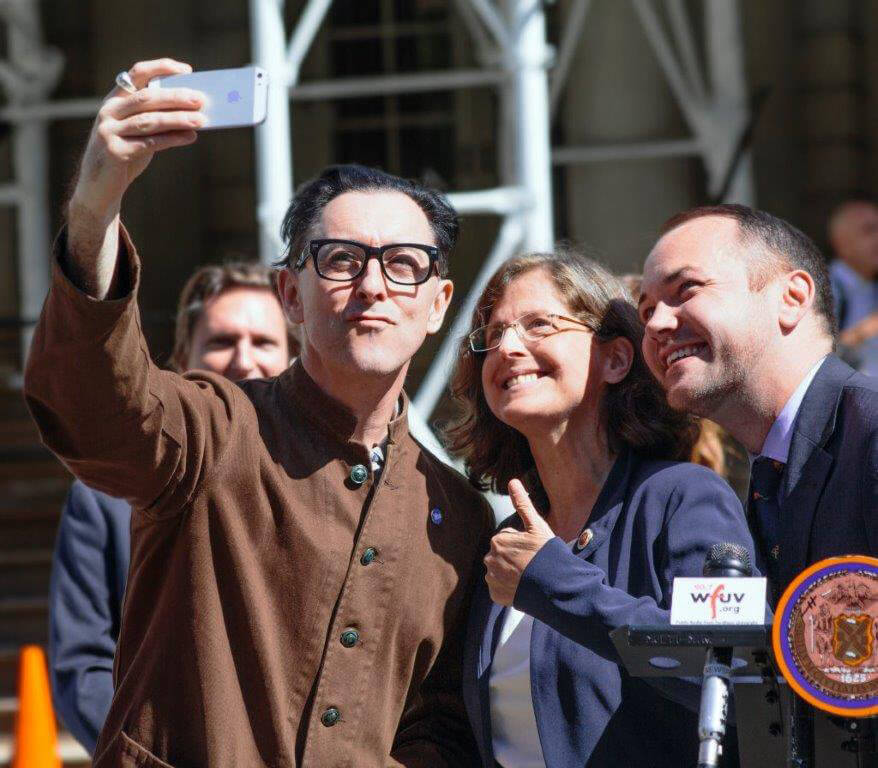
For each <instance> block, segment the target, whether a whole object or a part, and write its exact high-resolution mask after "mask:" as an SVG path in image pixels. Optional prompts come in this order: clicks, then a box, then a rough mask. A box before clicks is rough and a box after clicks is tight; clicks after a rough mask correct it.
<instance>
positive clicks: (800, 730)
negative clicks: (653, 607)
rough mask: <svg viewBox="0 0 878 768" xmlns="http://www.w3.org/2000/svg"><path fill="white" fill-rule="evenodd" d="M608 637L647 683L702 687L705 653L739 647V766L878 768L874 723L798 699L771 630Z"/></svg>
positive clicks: (690, 629) (709, 629)
mask: <svg viewBox="0 0 878 768" xmlns="http://www.w3.org/2000/svg"><path fill="white" fill-rule="evenodd" d="M610 637H611V639H612V640H613V644H614V645H615V646H616V650H617V652H618V653H619V656H620V658H621V659H622V663H623V664H624V666H625V668H626V670H627V671H628V674H630V675H631V676H632V677H643V678H649V677H677V678H694V679H696V680H698V681H699V683H700V679H701V676H702V672H703V669H704V659H705V654H706V651H707V649H708V648H710V647H715V648H716V647H728V648H733V649H734V650H733V652H732V665H731V666H732V672H731V678H730V681H731V684H732V690H733V699H732V701H733V710H732V711H733V713H734V715H733V718H734V722H735V725H736V726H737V729H738V749H739V753H740V756H741V768H787V767H788V766H789V767H790V768H824V767H827V768H878V752H876V744H875V740H876V730H878V729H876V727H875V720H874V719H868V718H865V719H862V718H861V719H858V720H845V719H842V718H836V717H830V716H828V715H826V714H824V713H823V712H820V711H817V710H815V709H814V708H813V707H811V706H810V705H808V704H806V703H805V702H804V701H803V700H802V699H800V698H799V697H798V696H796V695H795V694H794V693H793V692H792V691H791V689H790V687H789V686H788V685H787V682H786V680H785V679H784V678H783V677H782V676H781V675H780V674H779V673H778V669H777V665H776V664H775V662H774V659H773V656H772V653H771V651H770V648H771V625H725V626H703V625H693V626H679V625H678V626H672V625H667V624H664V625H643V626H628V627H619V628H618V629H615V630H613V631H612V632H611V633H610ZM730 719H731V717H730ZM696 758H697V756H696V755H693V756H692V765H695V763H696V761H697V760H696Z"/></svg>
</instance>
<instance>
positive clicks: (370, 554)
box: [360, 547, 378, 565]
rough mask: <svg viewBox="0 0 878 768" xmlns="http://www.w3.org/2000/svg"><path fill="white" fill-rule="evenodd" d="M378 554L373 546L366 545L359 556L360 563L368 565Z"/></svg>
mask: <svg viewBox="0 0 878 768" xmlns="http://www.w3.org/2000/svg"><path fill="white" fill-rule="evenodd" d="M377 554H378V550H377V549H375V547H366V551H365V552H363V556H362V557H361V558H360V565H369V563H371V562H372V561H373V560H374V559H375V557H376V556H377Z"/></svg>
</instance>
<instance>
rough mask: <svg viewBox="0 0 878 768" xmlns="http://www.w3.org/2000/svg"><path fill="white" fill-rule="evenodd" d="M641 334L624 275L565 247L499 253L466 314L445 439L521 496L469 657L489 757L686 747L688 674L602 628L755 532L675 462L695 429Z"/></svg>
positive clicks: (659, 765)
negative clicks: (628, 664) (666, 388)
mask: <svg viewBox="0 0 878 768" xmlns="http://www.w3.org/2000/svg"><path fill="white" fill-rule="evenodd" d="M641 336H642V328H641V325H640V322H639V320H638V318H637V312H636V310H635V308H634V306H633V305H632V303H631V302H630V299H629V297H628V294H627V293H626V291H625V289H624V288H623V287H622V285H621V284H620V282H619V281H618V280H617V279H616V278H614V277H613V276H612V275H610V274H609V273H608V272H607V271H606V270H604V269H603V268H601V267H600V266H598V265H597V264H595V263H594V262H593V261H591V260H589V259H587V258H585V257H584V256H581V255H579V254H577V253H573V252H559V253H554V254H531V255H526V256H521V257H518V258H515V259H512V260H510V261H508V262H506V263H505V264H504V265H503V266H502V267H501V268H500V269H499V270H498V271H497V272H496V273H495V274H494V276H493V277H492V278H491V280H490V282H489V283H488V286H487V287H486V288H485V291H484V293H483V294H482V296H481V298H480V299H479V302H478V304H477V307H476V310H475V312H474V314H473V322H472V331H471V333H470V334H469V336H468V337H467V338H466V339H465V341H464V343H463V345H462V349H461V357H460V361H459V364H458V368H457V371H456V373H455V378H454V382H453V385H452V390H453V393H454V395H455V396H456V398H457V399H458V400H459V401H460V402H461V403H462V405H463V411H464V412H463V415H462V416H461V418H460V420H459V421H458V422H457V423H456V424H455V425H454V426H453V427H452V428H451V429H450V430H449V436H450V438H451V445H452V448H453V449H454V450H455V451H456V452H457V453H459V454H461V455H462V456H463V457H464V458H465V461H466V465H467V471H468V474H469V477H470V480H471V481H472V482H473V483H474V484H475V485H477V486H479V487H481V488H483V489H484V488H491V489H493V490H495V491H499V492H504V491H507V490H508V492H509V493H510V494H511V496H512V500H513V503H514V505H515V508H516V510H517V514H516V515H513V516H512V517H510V518H509V519H507V520H506V521H505V522H504V523H503V524H502V525H501V526H500V530H499V531H498V532H497V533H496V534H495V536H494V538H493V540H492V543H491V548H490V551H489V553H488V555H487V556H486V558H485V565H486V575H485V582H484V584H483V585H482V586H481V589H480V591H478V592H477V593H476V595H475V597H474V600H473V606H472V612H471V616H470V627H469V637H468V641H467V649H466V654H465V657H464V697H465V700H466V705H467V711H468V714H469V717H470V722H471V724H472V726H473V731H474V733H475V735H476V739H477V741H478V742H479V747H480V751H481V755H482V759H483V764H484V766H485V767H486V768H494V766H496V765H500V766H502V768H535V767H536V766H548V767H549V768H568V766H588V768H604V767H606V768H611V767H612V768H621V767H622V766H624V768H640V767H642V768H663V767H665V766H667V768H680V766H685V765H690V764H694V763H695V761H696V758H697V755H698V736H697V727H696V712H697V708H698V698H699V690H698V687H697V686H696V685H695V684H692V683H689V684H686V683H682V682H680V681H673V680H670V679H661V680H659V679H653V680H651V681H650V682H647V681H646V680H644V679H641V678H632V677H631V676H629V675H628V674H627V672H626V671H625V670H624V668H623V667H622V666H621V662H620V659H619V657H618V656H617V654H616V651H615V648H614V646H613V643H612V641H611V639H610V636H609V633H610V632H611V631H612V630H614V629H616V628H617V627H622V626H626V625H629V624H663V623H667V622H668V618H669V609H670V598H671V587H672V582H673V579H674V577H675V576H699V575H701V573H702V568H703V565H704V561H705V558H706V555H707V552H708V550H709V548H710V547H711V546H712V545H713V544H715V543H717V542H732V543H736V544H741V545H743V546H745V547H746V548H747V550H748V551H750V552H751V553H752V551H753V543H752V540H751V537H750V534H749V532H748V530H747V524H746V522H745V519H744V514H743V511H742V508H741V504H740V502H739V501H738V499H737V497H736V496H735V494H734V493H733V492H732V490H731V488H730V487H729V486H728V485H727V484H726V483H725V481H723V480H722V479H720V478H719V477H718V476H717V475H716V474H714V473H713V472H711V471H710V470H708V469H706V468H704V467H700V466H696V465H694V464H689V463H685V462H683V461H681V459H683V458H685V457H687V456H688V455H689V453H690V450H691V447H692V442H693V440H694V439H695V434H696V430H695V428H694V425H693V423H692V422H691V421H690V420H689V419H688V418H687V417H686V416H684V415H682V414H680V413H676V412H674V411H672V410H670V408H669V407H668V405H667V403H666V402H665V399H664V396H663V394H662V392H661V390H660V389H659V387H658V384H657V382H656V381H655V380H654V379H653V378H652V376H651V375H650V373H649V372H648V370H647V368H646V365H645V364H644V361H643V358H642V355H641V350H640V343H641ZM734 742H735V732H734V729H731V732H730V733H729V734H727V736H726V762H725V763H724V765H726V766H729V765H735V764H736V763H737V759H736V752H737V749H736V744H735V743H734Z"/></svg>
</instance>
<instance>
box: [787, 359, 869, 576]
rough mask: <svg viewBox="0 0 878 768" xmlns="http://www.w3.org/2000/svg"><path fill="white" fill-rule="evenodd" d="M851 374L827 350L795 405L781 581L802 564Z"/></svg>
mask: <svg viewBox="0 0 878 768" xmlns="http://www.w3.org/2000/svg"><path fill="white" fill-rule="evenodd" d="M854 373H855V371H854V370H853V369H852V368H851V367H850V366H848V365H846V364H845V363H843V362H842V361H841V360H839V359H838V358H837V357H835V356H833V355H829V356H828V357H827V358H826V360H824V362H823V364H822V365H821V366H820V369H819V370H818V371H817V375H816V376H815V377H814V380H813V381H812V382H811V386H810V387H808V391H807V392H806V393H805V397H804V399H803V400H802V405H801V407H800V408H799V414H798V416H797V418H796V423H795V426H794V427H793V437H792V441H791V442H790V453H789V458H788V460H787V466H786V470H785V472H784V479H783V486H782V490H781V517H782V519H783V520H784V525H783V534H782V536H781V559H780V562H781V573H780V578H781V585H782V586H786V585H787V584H788V583H789V582H790V581H791V580H792V579H793V578H794V577H795V575H796V574H797V573H798V572H799V571H801V570H802V569H803V568H804V567H805V565H806V562H807V556H808V541H809V540H810V537H811V524H812V522H813V520H814V512H815V510H816V508H817V502H818V500H819V498H820V490H821V489H822V488H823V486H824V485H825V483H826V478H827V476H828V474H829V470H830V468H831V467H832V462H833V459H832V456H831V455H830V454H829V453H828V452H827V451H826V450H825V449H824V446H825V445H826V442H827V440H828V439H829V437H830V435H832V433H833V431H834V430H835V420H836V416H837V414H838V404H839V402H840V400H841V395H842V391H843V389H844V385H845V383H846V382H847V381H848V379H850V378H851V376H853V375H854Z"/></svg>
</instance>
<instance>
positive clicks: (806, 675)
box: [772, 555, 878, 717]
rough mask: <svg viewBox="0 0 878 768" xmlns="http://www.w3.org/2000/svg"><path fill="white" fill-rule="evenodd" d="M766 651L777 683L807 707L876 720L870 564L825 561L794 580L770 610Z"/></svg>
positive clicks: (877, 622)
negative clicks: (771, 653)
mask: <svg viewBox="0 0 878 768" xmlns="http://www.w3.org/2000/svg"><path fill="white" fill-rule="evenodd" d="M772 644H773V646H774V655H775V659H776V660H777V664H778V667H779V668H780V671H781V673H782V674H783V676H784V678H786V680H787V682H788V683H789V684H790V687H791V688H792V689H793V690H794V691H795V692H796V693H797V694H799V696H801V697H802V698H803V699H805V700H806V701H807V702H809V703H810V704H813V705H814V706H815V707H817V708H818V709H822V710H823V711H825V712H830V713H832V714H835V715H842V716H844V717H869V716H872V715H876V714H878V559H876V558H874V557H865V556H859V555H851V556H847V557H830V558H827V559H826V560H821V561H820V562H819V563H815V564H814V565H812V566H811V567H809V568H807V569H806V570H805V571H803V572H802V573H800V574H799V575H798V576H797V577H796V578H795V579H793V581H792V583H791V584H790V585H789V587H787V589H786V591H785V592H784V594H783V596H782V597H781V599H780V602H778V604H777V610H776V612H775V615H774V626H773V627H772Z"/></svg>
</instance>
